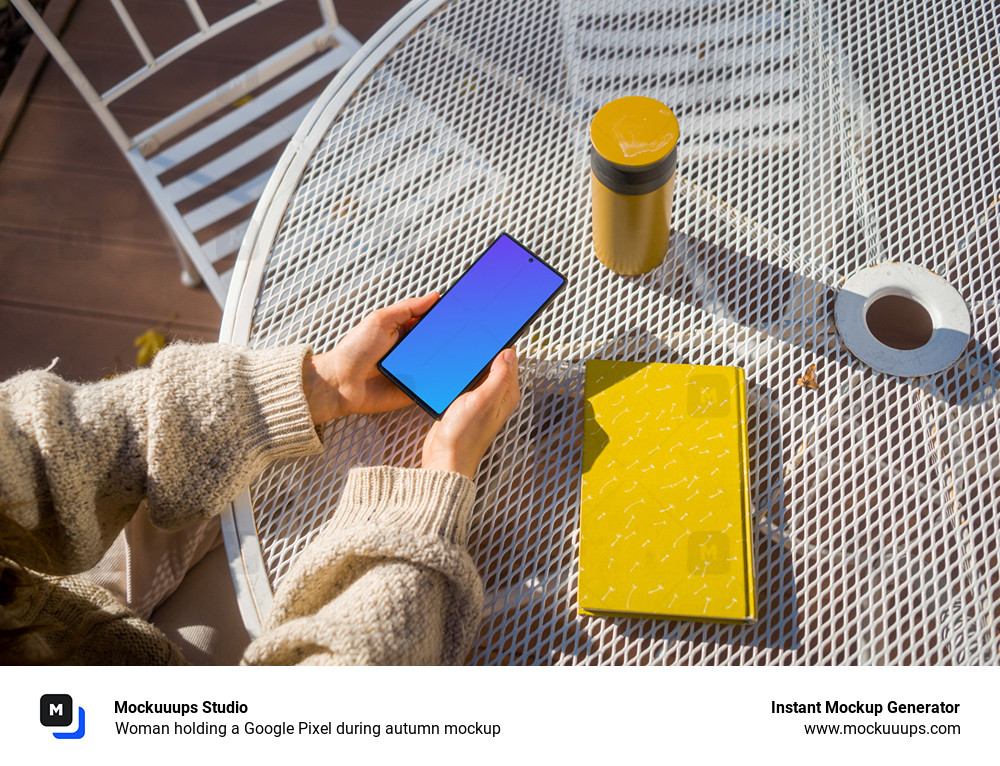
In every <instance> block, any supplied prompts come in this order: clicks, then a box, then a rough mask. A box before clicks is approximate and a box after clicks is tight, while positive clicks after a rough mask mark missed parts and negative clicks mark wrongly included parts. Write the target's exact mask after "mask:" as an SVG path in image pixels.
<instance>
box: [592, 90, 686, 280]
mask: <svg viewBox="0 0 1000 766" xmlns="http://www.w3.org/2000/svg"><path fill="white" fill-rule="evenodd" d="M679 137H680V128H679V126H678V124H677V118H676V117H674V113H673V112H672V111H670V109H668V108H667V107H666V106H664V105H663V104H661V103H660V102H659V101H657V100H656V99H652V98H646V97H645V96H627V97H625V98H619V99H615V100H614V101H611V102H609V103H607V104H605V105H604V106H603V107H601V109H600V110H599V111H598V112H597V114H596V115H594V119H593V121H592V122H591V123H590V171H591V172H590V191H591V205H592V215H593V228H594V252H595V253H596V254H597V258H598V259H599V260H600V262H601V263H603V264H604V265H605V266H607V267H608V268H609V269H611V270H612V271H616V272H618V273H619V274H643V273H645V272H647V271H650V270H652V269H654V268H656V267H657V266H659V265H660V263H661V262H662V261H663V258H664V256H665V255H666V254H667V248H668V247H669V245H670V208H671V205H672V202H673V197H674V178H675V176H676V170H677V139H678V138H679Z"/></svg>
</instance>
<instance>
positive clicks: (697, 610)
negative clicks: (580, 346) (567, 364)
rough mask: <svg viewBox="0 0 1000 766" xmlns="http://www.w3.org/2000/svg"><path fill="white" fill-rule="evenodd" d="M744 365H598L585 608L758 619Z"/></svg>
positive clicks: (591, 395) (584, 544) (585, 526)
mask: <svg viewBox="0 0 1000 766" xmlns="http://www.w3.org/2000/svg"><path fill="white" fill-rule="evenodd" d="M746 422H747V419H746V382H745V378H744V375H743V370H741V369H739V368H737V367H706V366H692V365H683V364H644V363H638V362H614V361H600V360H593V361H589V362H587V381H586V407H585V414H584V431H583V478H582V481H581V523H580V594H579V610H580V612H581V613H582V614H594V615H604V616H643V617H671V618H678V619H691V620H709V621H720V620H721V621H726V622H752V621H754V620H756V618H757V605H756V598H755V586H754V572H753V544H752V535H751V534H750V530H751V528H752V527H751V520H750V489H749V487H750V482H749V471H748V462H749V461H748V458H747V428H746Z"/></svg>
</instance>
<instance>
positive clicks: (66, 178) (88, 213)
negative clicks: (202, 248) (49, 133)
mask: <svg viewBox="0 0 1000 766" xmlns="http://www.w3.org/2000/svg"><path fill="white" fill-rule="evenodd" d="M0 226H4V227H6V228H8V229H16V230H24V229H28V230H34V231H48V232H51V233H53V234H54V235H55V236H56V237H59V238H63V237H72V236H74V234H73V233H74V232H76V231H81V230H82V231H92V232H97V233H98V235H99V236H100V237H101V238H102V239H105V240H108V241H111V242H115V243H117V244H125V245H127V244H129V243H130V242H138V243H152V244H157V245H160V246H168V245H169V240H168V235H167V232H166V229H164V227H163V224H162V223H161V222H160V219H159V217H158V216H157V214H156V211H155V209H154V208H153V204H152V202H150V200H149V197H147V196H146V192H145V190H144V189H143V188H142V185H141V184H140V183H139V180H138V179H137V178H134V177H133V178H109V177H103V176H99V175H94V174H91V173H77V172H73V171H70V170H66V169H62V168H53V167H45V166H42V165H31V164H27V163H22V162H19V161H15V160H5V161H4V162H3V164H2V166H0Z"/></svg>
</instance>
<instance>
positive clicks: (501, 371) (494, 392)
mask: <svg viewBox="0 0 1000 766" xmlns="http://www.w3.org/2000/svg"><path fill="white" fill-rule="evenodd" d="M510 389H513V391H514V392H515V402H516V400H517V393H516V392H517V352H516V351H515V350H514V349H512V348H505V349H504V350H503V351H501V352H500V353H499V354H497V356H496V358H495V359H494V360H493V363H492V364H491V365H490V371H489V374H488V375H487V376H486V380H484V381H483V382H482V383H481V384H480V385H479V387H478V388H477V389H476V391H481V392H482V394H481V395H482V397H483V398H485V399H490V400H493V399H499V398H501V397H503V396H504V395H505V394H506V393H507V392H508V390H510Z"/></svg>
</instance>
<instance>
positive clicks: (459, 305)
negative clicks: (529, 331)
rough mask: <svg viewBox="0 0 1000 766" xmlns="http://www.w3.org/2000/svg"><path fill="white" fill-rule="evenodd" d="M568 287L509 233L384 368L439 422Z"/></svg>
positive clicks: (410, 334) (386, 360)
mask: <svg viewBox="0 0 1000 766" xmlns="http://www.w3.org/2000/svg"><path fill="white" fill-rule="evenodd" d="M565 286H566V277H564V276H563V275H562V274H560V273H559V272H558V271H556V270H555V269H553V268H552V267H551V266H549V265H548V264H546V263H544V262H543V261H542V260H541V259H540V258H539V257H538V256H537V255H535V254H534V253H532V252H530V251H529V250H528V249H527V248H525V247H524V246H523V245H522V244H521V243H519V242H518V241H517V240H515V239H514V238H513V237H511V236H510V235H509V234H501V235H500V236H499V237H498V238H497V240H496V241H495V242H494V243H493V244H492V245H490V246H489V248H488V249H487V250H486V252H485V253H483V254H482V255H481V256H479V257H478V258H477V259H476V260H475V261H474V262H473V264H472V265H471V266H469V268H468V269H467V270H466V272H465V273H464V274H463V275H462V276H461V277H460V278H459V280H458V281H457V282H456V283H455V284H454V285H452V287H451V289H449V290H448V291H447V292H446V293H445V294H444V295H442V296H441V298H440V300H438V302H437V303H435V304H434V305H433V306H432V307H431V309H430V310H429V311H428V312H427V313H426V314H424V316H423V317H421V318H420V321H418V322H417V324H416V325H414V327H413V328H412V329H411V330H410V332H408V333H407V334H406V335H405V336H404V337H403V338H402V339H401V340H399V341H398V342H397V343H396V345H395V346H393V347H392V349H391V350H390V351H389V353H388V354H386V355H385V356H384V357H382V359H381V360H380V361H379V363H378V369H379V370H380V371H381V372H382V374H383V375H385V376H386V377H387V378H389V380H391V381H392V382H393V383H395V384H396V385H397V386H399V387H400V388H401V389H402V390H403V391H404V392H406V394H407V396H409V397H410V398H411V399H413V401H415V402H416V403H417V404H419V405H420V406H421V407H422V408H423V409H424V410H426V411H427V412H428V413H429V414H430V415H431V416H433V417H434V418H436V419H439V418H440V417H441V416H442V415H443V414H444V411H445V410H446V409H448V406H449V405H450V404H451V403H452V402H453V401H455V399H457V398H458V397H459V396H460V395H461V394H462V393H464V392H465V391H466V390H468V389H469V388H471V387H472V385H473V383H475V382H476V379H477V378H478V377H479V376H480V375H481V374H482V373H483V372H485V371H486V370H487V369H489V366H490V363H491V362H492V361H493V359H494V358H495V357H496V355H497V354H499V353H500V352H501V351H503V350H504V349H505V348H507V347H508V346H512V345H514V342H515V341H516V340H517V338H518V336H520V335H521V333H522V332H524V330H525V328H527V326H528V325H529V324H530V323H531V321H532V320H533V319H534V318H535V317H537V316H538V315H539V314H540V313H541V312H542V310H543V309H544V308H545V307H546V306H547V305H548V304H549V303H550V302H551V301H552V299H553V298H555V296H556V294H557V293H558V292H559V291H560V290H562V288H563V287H565Z"/></svg>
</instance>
